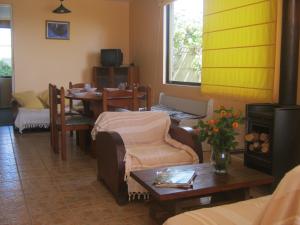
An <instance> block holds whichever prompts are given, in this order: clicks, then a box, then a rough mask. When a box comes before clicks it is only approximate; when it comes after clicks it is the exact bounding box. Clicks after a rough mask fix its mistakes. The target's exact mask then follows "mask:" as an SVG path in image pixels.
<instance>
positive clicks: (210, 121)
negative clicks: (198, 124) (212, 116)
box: [208, 120, 216, 125]
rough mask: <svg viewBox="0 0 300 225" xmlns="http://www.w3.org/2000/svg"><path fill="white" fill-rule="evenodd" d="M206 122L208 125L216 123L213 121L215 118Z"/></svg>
mask: <svg viewBox="0 0 300 225" xmlns="http://www.w3.org/2000/svg"><path fill="white" fill-rule="evenodd" d="M208 124H209V125H214V124H216V121H215V120H209V121H208Z"/></svg>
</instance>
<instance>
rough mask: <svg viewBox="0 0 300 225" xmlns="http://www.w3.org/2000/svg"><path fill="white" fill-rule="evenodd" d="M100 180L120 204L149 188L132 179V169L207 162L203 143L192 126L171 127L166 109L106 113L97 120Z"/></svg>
mask: <svg viewBox="0 0 300 225" xmlns="http://www.w3.org/2000/svg"><path fill="white" fill-rule="evenodd" d="M92 135H93V136H94V138H96V144H97V160H98V180H99V181H101V182H103V183H104V184H105V185H106V187H107V188H108V189H109V190H110V191H111V193H112V194H113V195H114V197H115V199H116V201H117V203H118V204H124V203H127V202H128V199H129V200H130V199H133V198H134V197H135V195H138V196H139V197H141V196H143V197H145V196H147V192H146V190H144V189H143V188H142V187H141V186H139V185H138V184H137V183H135V181H134V180H133V179H131V178H130V175H129V174H130V171H133V170H142V169H149V168H156V167H163V166H172V165H183V164H192V163H199V162H202V161H203V156H202V148H201V144H197V143H196V142H195V141H194V136H193V131H192V129H191V128H181V127H178V126H170V118H169V116H168V114H166V113H164V112H104V113H102V114H101V115H100V116H99V118H98V120H97V121H96V123H95V127H94V129H93V131H92Z"/></svg>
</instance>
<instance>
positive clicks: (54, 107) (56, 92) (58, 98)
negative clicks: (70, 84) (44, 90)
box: [49, 84, 65, 126]
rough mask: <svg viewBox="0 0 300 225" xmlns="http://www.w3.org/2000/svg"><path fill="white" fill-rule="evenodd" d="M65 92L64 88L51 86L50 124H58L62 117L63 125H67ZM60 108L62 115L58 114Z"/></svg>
mask: <svg viewBox="0 0 300 225" xmlns="http://www.w3.org/2000/svg"><path fill="white" fill-rule="evenodd" d="M62 99H63V100H62ZM64 99H65V91H64V88H63V87H61V89H58V88H57V87H56V86H55V85H53V84H49V103H50V123H51V124H52V125H55V126H56V124H57V120H58V118H59V117H60V119H61V123H60V124H61V125H63V124H65V101H64ZM58 108H60V113H59V114H58Z"/></svg>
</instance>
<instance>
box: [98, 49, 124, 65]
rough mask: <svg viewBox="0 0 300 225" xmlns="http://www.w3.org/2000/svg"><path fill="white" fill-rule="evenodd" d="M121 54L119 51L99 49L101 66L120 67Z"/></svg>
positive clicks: (121, 61)
mask: <svg viewBox="0 0 300 225" xmlns="http://www.w3.org/2000/svg"><path fill="white" fill-rule="evenodd" d="M122 63H123V53H122V51H121V49H101V65H102V66H121V65H122Z"/></svg>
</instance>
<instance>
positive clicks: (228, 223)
mask: <svg viewBox="0 0 300 225" xmlns="http://www.w3.org/2000/svg"><path fill="white" fill-rule="evenodd" d="M270 198H271V196H266V197H261V198H257V199H251V200H247V201H241V202H238V203H234V204H228V205H223V206H217V207H212V208H205V209H198V210H194V211H190V212H186V213H182V214H180V215H177V216H174V217H171V218H169V219H168V220H167V221H166V222H165V223H164V225H183V224H188V225H219V224H220V225H252V224H253V223H254V222H255V220H256V218H257V217H258V216H259V214H260V213H261V212H262V211H263V210H264V208H265V207H266V205H267V203H268V202H269V201H270Z"/></svg>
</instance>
